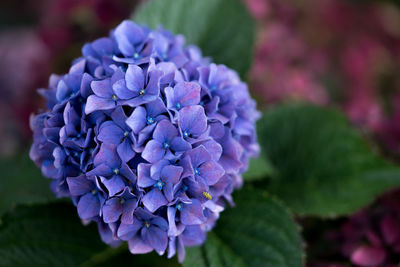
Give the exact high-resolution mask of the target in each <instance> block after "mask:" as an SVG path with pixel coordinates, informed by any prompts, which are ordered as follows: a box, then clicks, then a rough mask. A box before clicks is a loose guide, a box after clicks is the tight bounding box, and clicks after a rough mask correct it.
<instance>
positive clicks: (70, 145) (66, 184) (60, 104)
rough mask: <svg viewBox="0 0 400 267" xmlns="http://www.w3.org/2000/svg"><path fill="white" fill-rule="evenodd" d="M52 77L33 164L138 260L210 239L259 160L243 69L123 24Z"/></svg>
mask: <svg viewBox="0 0 400 267" xmlns="http://www.w3.org/2000/svg"><path fill="white" fill-rule="evenodd" d="M82 53H83V57H81V58H79V59H77V60H75V61H74V63H73V66H72V67H71V68H70V70H69V73H68V74H65V75H62V76H55V75H54V76H52V77H51V78H50V84H49V89H47V90H41V93H42V94H43V95H44V96H45V97H46V98H47V103H48V111H47V112H44V113H41V114H39V115H37V116H35V117H33V118H32V120H31V127H32V129H33V131H34V143H33V146H32V148H31V153H30V156H31V158H32V160H34V161H35V163H36V164H37V165H38V166H40V167H41V169H42V172H43V174H44V175H45V176H46V177H49V178H51V179H53V181H52V190H53V191H54V192H55V193H56V194H57V195H58V196H61V197H64V196H69V197H71V198H72V200H73V202H74V204H75V205H76V206H77V209H78V214H79V216H80V218H81V219H82V220H84V221H96V222H97V223H98V227H99V232H100V234H101V237H102V239H103V241H104V242H106V243H108V244H111V245H118V244H119V243H120V242H121V241H128V243H129V248H130V251H131V252H132V253H147V252H150V251H152V250H155V251H157V252H158V253H159V254H163V253H164V252H165V251H166V250H167V249H168V256H169V257H172V256H173V255H175V253H176V251H177V252H178V256H179V258H180V260H182V259H183V257H184V246H193V245H198V244H201V243H203V242H204V240H205V235H206V232H207V231H209V230H210V229H211V228H212V227H213V225H214V224H215V222H216V220H217V218H218V216H219V214H220V212H221V211H222V210H224V207H225V205H226V202H228V203H229V202H232V199H231V193H232V191H233V189H234V188H236V187H239V186H240V185H241V181H242V180H241V173H243V172H244V171H245V170H246V169H247V166H248V160H249V157H250V156H254V155H256V154H257V153H258V144H257V140H256V133H255V121H256V119H257V117H258V112H257V111H256V108H255V102H254V101H253V100H252V99H251V98H250V95H249V92H248V89H247V86H246V84H245V83H243V82H241V81H240V79H239V77H238V75H237V74H236V72H234V71H232V70H230V69H228V68H227V67H225V66H223V65H216V64H213V63H209V60H208V59H206V58H203V57H202V55H201V51H200V50H199V49H198V48H197V47H194V46H187V47H186V46H184V38H183V37H182V36H179V35H178V36H174V35H172V34H171V33H170V32H167V31H165V30H162V29H159V30H158V31H151V30H149V29H148V28H146V27H143V26H138V25H136V24H135V23H133V22H130V21H124V22H122V23H121V24H120V25H119V26H118V27H117V28H116V29H115V30H114V31H113V32H112V33H111V34H110V37H108V38H101V39H98V40H96V41H94V42H93V43H91V44H86V45H85V46H84V47H83V49H82Z"/></svg>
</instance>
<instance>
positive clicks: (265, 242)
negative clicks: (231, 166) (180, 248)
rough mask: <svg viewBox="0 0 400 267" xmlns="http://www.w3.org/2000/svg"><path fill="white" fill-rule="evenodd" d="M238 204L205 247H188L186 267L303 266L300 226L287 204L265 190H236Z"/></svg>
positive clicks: (221, 219) (227, 213) (227, 211)
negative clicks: (286, 206)
mask: <svg viewBox="0 0 400 267" xmlns="http://www.w3.org/2000/svg"><path fill="white" fill-rule="evenodd" d="M234 200H235V203H236V207H234V208H228V209H227V210H226V211H224V212H223V213H222V214H221V218H220V219H219V220H218V222H217V227H216V228H215V229H214V230H213V231H212V232H210V233H208V236H207V241H206V243H205V244H204V245H203V246H202V247H193V248H189V249H187V255H186V259H185V262H184V266H186V267H192V266H196V267H203V266H204V267H205V266H207V267H208V266H212V267H222V266H227V267H231V266H235V267H242V266H243V267H244V266H257V267H258V266H272V267H274V266H279V267H285V266H288V267H290V266H296V267H298V266H301V265H302V262H303V260H304V255H303V245H302V240H301V238H300V234H299V227H298V226H297V225H296V224H295V223H294V221H293V219H292V217H291V215H290V214H289V213H288V212H287V210H286V209H285V207H284V206H283V205H282V204H280V203H279V202H277V201H276V200H274V199H272V198H271V197H270V196H268V195H267V194H266V193H265V192H263V191H261V190H259V189H255V188H249V187H245V188H243V189H242V190H240V191H239V192H235V194H234Z"/></svg>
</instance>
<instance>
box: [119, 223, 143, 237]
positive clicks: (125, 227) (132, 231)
mask: <svg viewBox="0 0 400 267" xmlns="http://www.w3.org/2000/svg"><path fill="white" fill-rule="evenodd" d="M142 227H143V223H142V222H141V221H139V220H137V219H135V220H134V221H133V223H132V224H124V223H121V225H120V226H119V227H118V231H117V236H118V237H119V238H121V239H122V240H130V239H132V238H133V237H134V236H135V235H136V233H137V232H138V231H139V230H140V229H141V228H142Z"/></svg>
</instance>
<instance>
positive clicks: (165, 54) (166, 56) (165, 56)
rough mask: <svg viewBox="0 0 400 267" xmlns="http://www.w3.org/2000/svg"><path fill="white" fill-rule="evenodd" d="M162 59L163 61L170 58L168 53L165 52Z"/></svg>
mask: <svg viewBox="0 0 400 267" xmlns="http://www.w3.org/2000/svg"><path fill="white" fill-rule="evenodd" d="M161 57H162V59H163V60H166V59H167V58H168V55H167V53H165V52H164V53H162V55H161Z"/></svg>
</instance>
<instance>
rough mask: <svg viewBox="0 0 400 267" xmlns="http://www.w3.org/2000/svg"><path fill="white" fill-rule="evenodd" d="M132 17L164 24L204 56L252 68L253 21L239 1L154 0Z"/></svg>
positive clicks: (151, 24)
mask: <svg viewBox="0 0 400 267" xmlns="http://www.w3.org/2000/svg"><path fill="white" fill-rule="evenodd" d="M133 20H134V21H135V22H137V23H141V24H145V25H148V26H149V27H151V28H153V29H156V28H157V27H158V26H159V25H162V26H163V27H164V28H165V29H168V30H170V31H172V32H173V33H175V34H183V35H184V36H185V38H186V40H187V44H195V45H198V46H199V47H200V48H201V49H202V50H203V55H204V56H211V57H212V58H213V61H214V62H216V63H219V64H225V65H227V66H228V67H230V68H233V69H235V70H236V71H238V72H239V73H240V75H241V77H242V78H244V77H245V74H246V73H247V72H248V71H249V69H250V66H251V59H252V56H253V46H254V39H255V33H254V32H255V30H254V21H253V19H252V18H251V16H250V15H249V13H248V11H247V9H246V7H245V6H244V5H243V3H242V2H241V1H239V0H153V1H150V2H147V3H144V4H143V5H142V6H141V7H140V8H139V9H138V10H137V12H136V14H135V15H134V17H133Z"/></svg>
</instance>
